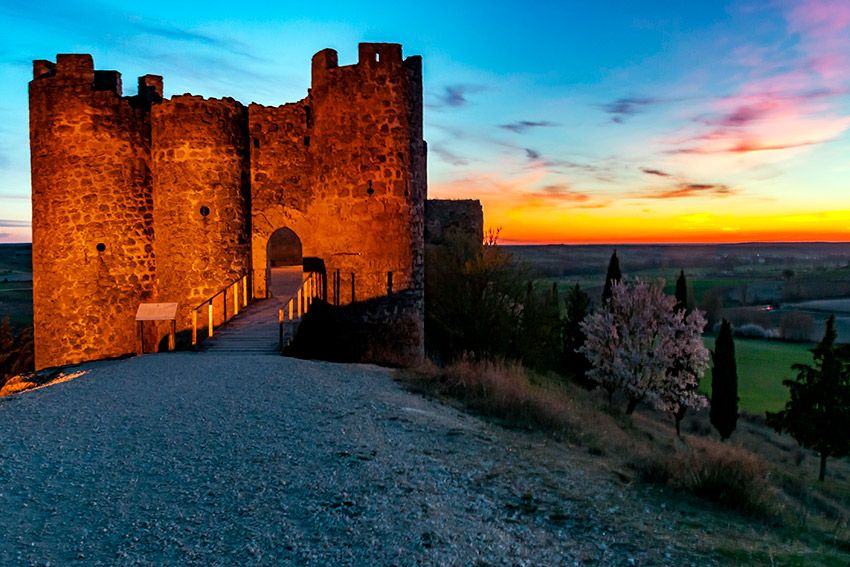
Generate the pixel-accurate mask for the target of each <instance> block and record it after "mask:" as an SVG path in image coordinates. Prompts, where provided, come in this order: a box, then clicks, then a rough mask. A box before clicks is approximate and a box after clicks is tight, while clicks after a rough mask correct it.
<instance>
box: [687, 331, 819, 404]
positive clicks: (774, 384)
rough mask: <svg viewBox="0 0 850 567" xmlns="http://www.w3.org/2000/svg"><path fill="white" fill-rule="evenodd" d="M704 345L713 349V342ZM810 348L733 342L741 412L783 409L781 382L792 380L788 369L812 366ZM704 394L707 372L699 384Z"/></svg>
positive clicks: (784, 390)
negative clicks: (795, 366) (797, 366)
mask: <svg viewBox="0 0 850 567" xmlns="http://www.w3.org/2000/svg"><path fill="white" fill-rule="evenodd" d="M705 345H706V346H707V347H708V348H709V349H713V348H714V339H713V338H706V340H705ZM811 348H812V345H805V344H792V343H782V342H775V341H759V340H747V339H735V359H736V361H737V363H738V397H739V398H740V406H739V407H740V408H741V410H742V411H746V412H748V413H751V414H763V413H764V412H765V411H776V410H779V409H782V408H783V407H784V406H785V401H786V400H787V399H788V388H786V387H785V386H783V385H782V381H783V380H785V379H788V378H794V377H795V375H796V374H795V373H794V371H792V370H791V365H792V364H795V363H804V364H811V362H812V354H811V352H809V349H811ZM700 389H701V390H702V391H703V392H705V393H707V394H708V393H710V392H711V372H710V371H709V372H706V375H705V378H704V379H703V380H702V383H701V384H700Z"/></svg>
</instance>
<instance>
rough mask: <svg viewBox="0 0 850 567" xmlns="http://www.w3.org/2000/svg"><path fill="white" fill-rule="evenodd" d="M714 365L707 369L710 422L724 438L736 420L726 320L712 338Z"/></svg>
mask: <svg viewBox="0 0 850 567" xmlns="http://www.w3.org/2000/svg"><path fill="white" fill-rule="evenodd" d="M713 358H714V366H713V368H712V369H711V413H710V417H711V424H712V425H714V428H715V429H717V432H718V433H720V439H721V440H724V441H725V440H726V439H728V438H729V436H730V435H732V432H733V431H735V425H736V424H737V423H738V368H737V366H736V364H735V341H734V340H733V339H732V325H731V324H730V323H729V321H727V320H726V319H723V323H722V324H721V325H720V333H718V335H717V339H716V340H715V341H714V355H713Z"/></svg>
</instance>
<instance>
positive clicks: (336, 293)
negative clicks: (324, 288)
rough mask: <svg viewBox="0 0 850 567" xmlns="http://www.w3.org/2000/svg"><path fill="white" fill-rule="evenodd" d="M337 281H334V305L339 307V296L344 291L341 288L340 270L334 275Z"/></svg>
mask: <svg viewBox="0 0 850 567" xmlns="http://www.w3.org/2000/svg"><path fill="white" fill-rule="evenodd" d="M334 276H335V277H336V279H335V280H334V305H339V300H340V297H339V294H340V292H341V291H342V287H341V286H340V275H339V270H337V271H336V272H335V273H334Z"/></svg>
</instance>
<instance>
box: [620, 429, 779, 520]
mask: <svg viewBox="0 0 850 567" xmlns="http://www.w3.org/2000/svg"><path fill="white" fill-rule="evenodd" d="M628 464H629V466H630V467H631V468H632V469H633V470H634V471H635V472H636V473H637V475H638V477H639V478H640V479H641V480H643V481H644V482H651V483H655V484H666V485H668V486H670V487H672V488H674V489H676V490H681V491H683V492H687V493H689V494H693V495H694V496H698V497H700V498H703V499H705V500H710V501H712V502H716V503H717V504H720V505H722V506H724V507H726V508H731V509H735V510H738V511H741V512H744V513H747V514H752V515H757V516H773V515H775V514H776V513H777V510H776V509H775V506H774V504H773V503H774V502H775V494H776V491H775V489H774V488H773V487H772V486H771V485H770V483H769V482H768V481H767V471H768V469H767V466H766V465H765V463H764V461H763V460H762V459H761V458H759V457H758V456H756V455H755V454H753V453H751V452H750V451H748V450H746V449H744V448H742V447H738V446H734V445H727V444H722V443H718V442H715V441H710V440H706V439H697V438H691V439H689V440H688V444H687V445H686V446H684V447H679V448H677V449H676V450H675V451H672V452H670V451H660V450H658V449H657V448H648V449H645V450H644V451H643V452H641V454H639V456H637V457H636V458H634V459H632V460H631V461H630V462H629V463H628Z"/></svg>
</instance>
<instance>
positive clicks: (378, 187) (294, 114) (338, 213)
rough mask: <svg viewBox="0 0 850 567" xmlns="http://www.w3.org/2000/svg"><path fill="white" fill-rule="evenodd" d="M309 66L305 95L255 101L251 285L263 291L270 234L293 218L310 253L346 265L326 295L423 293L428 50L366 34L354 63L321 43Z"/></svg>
mask: <svg viewBox="0 0 850 567" xmlns="http://www.w3.org/2000/svg"><path fill="white" fill-rule="evenodd" d="M312 74H313V78H312V88H311V89H310V94H309V96H308V97H307V98H306V99H304V100H303V101H301V102H299V103H296V104H290V105H286V106H283V107H278V108H269V107H264V106H260V105H251V107H250V109H249V123H250V132H251V137H252V144H251V179H252V196H251V201H252V210H253V232H252V257H253V268H254V274H255V290H254V291H255V293H256V294H258V295H263V294H264V293H265V291H266V286H265V277H266V273H267V264H268V258H267V256H266V247H267V243H268V241H269V238H270V237H271V235H272V234H273V233H274V231H276V230H278V229H281V228H283V227H286V228H289V229H291V230H293V231H294V232H295V233H296V234H297V235H298V236H299V237H300V238H301V241H302V244H303V251H304V256H305V257H315V258H318V259H320V260H321V261H322V262H323V264H324V266H325V269H326V273H327V274H328V279H329V281H331V280H332V279H333V278H334V277H335V275H336V274H337V273H338V274H339V279H340V281H339V285H338V286H329V287H328V299H329V301H334V302H339V303H341V304H345V303H349V302H351V300H352V299H355V300H358V301H359V300H364V299H370V298H374V297H380V296H384V295H386V294H387V293H388V290H389V289H392V290H393V291H394V292H397V291H410V292H413V293H415V294H418V295H419V296H420V297H421V295H422V292H423V245H422V242H423V217H424V200H425V194H426V176H425V151H426V149H425V142H424V140H423V139H422V71H421V58H419V57H409V58H408V59H402V52H401V46H400V45H398V44H391V43H364V44H360V48H359V57H358V62H357V63H356V64H354V65H347V66H339V65H338V62H337V53H336V51H334V50H332V49H325V50H323V51H320V52H319V53H317V54H316V55H315V56H314V57H313V62H312ZM281 155H285V156H286V159H285V160H281V158H280V156H281ZM317 219H320V220H318V222H317ZM337 289H338V297H333V296H334V295H335V292H336V290H337Z"/></svg>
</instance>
